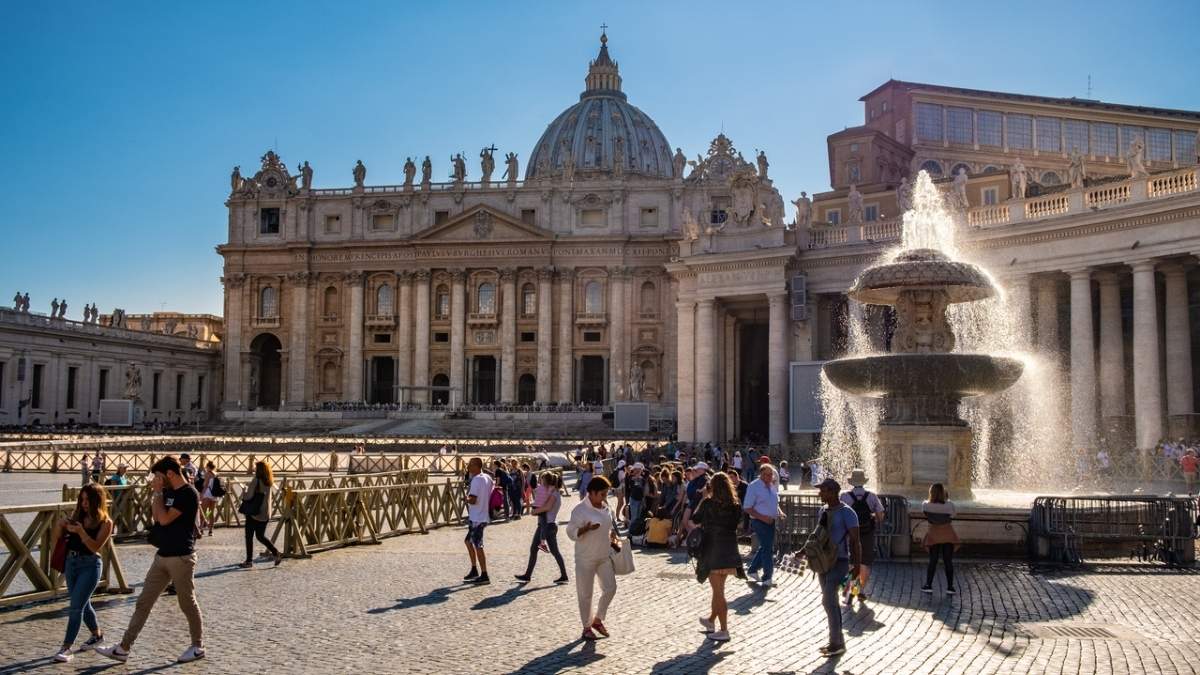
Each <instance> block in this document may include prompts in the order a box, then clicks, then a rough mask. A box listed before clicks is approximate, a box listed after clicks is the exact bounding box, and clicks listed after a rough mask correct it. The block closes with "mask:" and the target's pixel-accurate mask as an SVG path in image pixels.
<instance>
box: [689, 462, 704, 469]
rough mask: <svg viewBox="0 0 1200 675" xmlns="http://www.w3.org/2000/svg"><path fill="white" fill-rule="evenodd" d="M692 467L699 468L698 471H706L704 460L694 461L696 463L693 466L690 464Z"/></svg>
mask: <svg viewBox="0 0 1200 675" xmlns="http://www.w3.org/2000/svg"><path fill="white" fill-rule="evenodd" d="M692 468H693V469H699V470H700V471H708V464H706V463H704V462H696V464H695V465H694V466H692Z"/></svg>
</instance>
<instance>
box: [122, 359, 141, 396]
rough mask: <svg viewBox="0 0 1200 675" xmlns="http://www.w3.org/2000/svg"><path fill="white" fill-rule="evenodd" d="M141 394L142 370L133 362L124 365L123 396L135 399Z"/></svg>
mask: <svg viewBox="0 0 1200 675" xmlns="http://www.w3.org/2000/svg"><path fill="white" fill-rule="evenodd" d="M141 395H142V371H141V370H139V369H138V367H137V366H135V365H134V364H132V363H131V364H129V365H128V366H126V367H125V398H127V399H129V400H131V401H136V400H138V399H139V398H140V397H141Z"/></svg>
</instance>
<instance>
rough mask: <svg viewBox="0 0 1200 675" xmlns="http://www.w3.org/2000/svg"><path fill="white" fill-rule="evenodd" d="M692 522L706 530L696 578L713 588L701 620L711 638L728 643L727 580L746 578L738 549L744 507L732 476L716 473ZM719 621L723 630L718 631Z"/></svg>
mask: <svg viewBox="0 0 1200 675" xmlns="http://www.w3.org/2000/svg"><path fill="white" fill-rule="evenodd" d="M692 522H693V523H695V524H696V525H699V526H700V527H702V528H704V547H703V552H702V554H701V556H700V559H699V561H698V565H697V570H696V573H697V576H698V577H699V578H700V580H701V581H703V580H704V579H705V578H707V579H708V584H709V585H710V586H711V587H712V611H711V612H709V614H708V617H707V618H704V617H701V619H700V625H701V626H704V632H706V633H708V639H710V640H715V641H717V642H726V641H728V640H729V626H728V621H729V605H728V604H727V603H726V602H725V579H726V578H727V577H729V576H730V575H731V574H732V575H737V577H738V578H739V579H745V578H746V572H745V570H744V569H743V568H742V556H741V554H740V553H739V552H738V547H737V531H738V526H739V525H740V524H741V522H742V507H741V505H740V504H739V503H738V498H737V494H736V493H735V492H734V491H733V486H732V485H731V484H730V482H729V476H726V475H725V474H724V473H717V474H716V475H714V476H713V479H712V481H710V482H709V484H708V487H707V488H706V489H705V496H704V499H703V500H702V501H701V502H700V504H699V505H698V506H697V507H696V512H695V513H693V514H692ZM717 621H719V622H720V625H721V630H716V627H717V626H716V624H715V622H717Z"/></svg>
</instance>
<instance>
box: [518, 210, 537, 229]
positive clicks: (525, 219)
mask: <svg viewBox="0 0 1200 675" xmlns="http://www.w3.org/2000/svg"><path fill="white" fill-rule="evenodd" d="M521 222H522V223H525V224H526V225H537V210H536V209H521Z"/></svg>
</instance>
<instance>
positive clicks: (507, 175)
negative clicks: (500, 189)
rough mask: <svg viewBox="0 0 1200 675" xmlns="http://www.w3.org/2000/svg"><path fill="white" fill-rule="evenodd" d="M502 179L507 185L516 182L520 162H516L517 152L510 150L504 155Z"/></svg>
mask: <svg viewBox="0 0 1200 675" xmlns="http://www.w3.org/2000/svg"><path fill="white" fill-rule="evenodd" d="M504 166H505V169H504V179H505V180H507V181H508V184H509V185H514V184H516V182H517V174H518V173H520V170H521V168H520V164H519V163H518V162H517V153H515V152H510V153H508V154H507V155H505V156H504Z"/></svg>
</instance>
